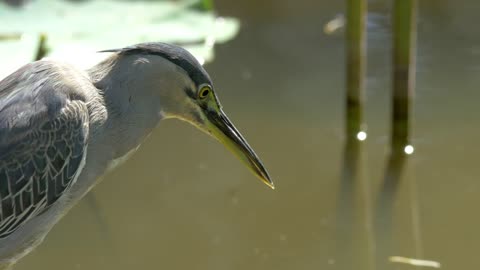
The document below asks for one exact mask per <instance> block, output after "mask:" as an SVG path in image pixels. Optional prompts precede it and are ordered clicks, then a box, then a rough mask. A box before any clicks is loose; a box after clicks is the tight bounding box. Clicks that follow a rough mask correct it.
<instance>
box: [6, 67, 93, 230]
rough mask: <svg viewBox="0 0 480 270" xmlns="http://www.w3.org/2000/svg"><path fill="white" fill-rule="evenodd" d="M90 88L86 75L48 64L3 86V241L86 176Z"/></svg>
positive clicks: (17, 74) (26, 69)
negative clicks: (86, 88) (84, 173)
mask: <svg viewBox="0 0 480 270" xmlns="http://www.w3.org/2000/svg"><path fill="white" fill-rule="evenodd" d="M88 84H90V82H89V80H88V78H86V77H85V76H84V75H83V74H82V73H81V72H79V71H77V70H75V69H74V68H72V67H70V66H68V65H65V64H59V63H55V62H48V61H39V62H34V63H31V64H28V65H26V66H24V67H22V68H20V69H19V70H18V71H16V72H14V73H13V74H11V75H10V76H8V77H7V78H5V79H4V80H2V81H1V82H0V239H2V238H7V237H9V236H10V235H11V234H12V233H14V232H15V231H16V230H17V229H19V228H20V227H21V226H22V225H23V224H25V223H26V222H28V221H30V220H31V219H32V218H34V217H35V216H37V215H41V214H42V213H43V212H44V211H46V210H47V209H48V208H49V207H50V206H52V205H53V204H54V203H55V202H56V201H57V200H58V199H59V198H60V197H61V196H62V195H63V194H64V192H65V191H66V190H67V189H68V188H69V187H70V186H71V185H72V183H73V182H74V181H75V179H76V177H77V176H78V174H79V173H80V171H81V169H82V164H83V163H84V161H85V156H86V151H87V142H88V136H89V119H90V113H89V109H88V98H89V97H88V93H87V92H88V91H86V90H85V89H84V87H83V86H86V87H91V86H89V85H88Z"/></svg>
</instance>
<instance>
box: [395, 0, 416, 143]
mask: <svg viewBox="0 0 480 270" xmlns="http://www.w3.org/2000/svg"><path fill="white" fill-rule="evenodd" d="M415 51H416V0H395V2H394V11H393V102H392V103H393V114H392V123H393V128H392V135H391V136H392V137H391V140H392V150H393V151H403V148H404V147H405V146H406V145H407V144H408V143H409V130H410V125H411V119H410V110H411V108H410V107H411V106H410V104H411V100H412V99H413V94H414V91H415Z"/></svg>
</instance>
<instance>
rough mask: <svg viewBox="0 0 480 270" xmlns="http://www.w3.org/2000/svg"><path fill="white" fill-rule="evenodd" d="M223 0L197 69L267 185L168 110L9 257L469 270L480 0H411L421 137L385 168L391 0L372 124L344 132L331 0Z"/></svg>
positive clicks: (89, 262) (375, 12)
mask: <svg viewBox="0 0 480 270" xmlns="http://www.w3.org/2000/svg"><path fill="white" fill-rule="evenodd" d="M217 2H218V3H217V8H218V10H219V13H220V14H222V15H233V16H235V17H238V18H239V19H240V21H241V22H242V29H241V31H240V34H239V36H238V37H237V38H236V39H234V40H233V41H231V42H229V43H227V44H225V45H221V46H219V47H218V48H217V50H216V60H215V61H214V62H213V63H212V64H209V65H208V66H207V69H208V70H209V72H210V73H211V74H212V77H213V79H214V80H215V82H216V88H217V91H218V94H219V96H220V99H221V101H222V104H223V105H224V108H225V111H226V112H227V114H229V116H230V118H231V119H232V121H233V122H234V123H235V124H236V125H237V127H238V128H239V129H240V130H241V131H242V132H243V134H244V135H245V137H246V138H247V139H248V140H249V142H250V144H251V145H252V146H253V147H254V148H255V149H256V151H257V153H258V154H259V155H260V157H261V158H262V159H263V161H264V163H265V165H266V166H267V168H268V169H269V171H270V173H271V175H272V177H273V178H274V181H275V184H276V187H277V189H276V190H275V191H272V190H269V189H268V188H267V187H266V186H264V185H263V184H261V183H260V182H259V181H258V180H256V179H255V178H254V177H253V176H252V175H251V174H250V173H249V171H248V170H247V169H245V168H244V167H243V166H242V165H241V164H240V162H238V161H237V160H236V159H235V158H234V157H232V156H231V155H230V154H229V153H228V152H227V151H226V150H225V149H224V148H223V147H222V146H221V145H219V144H218V143H217V142H215V141H213V140H212V139H210V138H208V137H207V136H206V135H204V134H202V133H200V132H199V131H197V130H195V129H194V128H193V127H190V126H188V125H186V124H185V123H181V122H179V121H173V120H169V121H166V122H164V123H163V124H162V126H161V128H160V129H159V130H157V132H155V133H154V134H152V136H151V137H150V138H149V140H148V141H147V142H145V144H144V145H143V146H142V147H141V149H140V150H139V152H138V153H137V154H136V155H134V156H133V157H132V159H131V160H130V161H129V162H128V163H127V164H126V165H124V166H123V167H121V168H120V169H118V170H116V171H115V172H114V173H112V174H111V175H109V176H108V177H107V179H105V180H104V181H103V182H102V183H101V184H100V185H99V186H97V188H95V191H94V198H93V199H92V198H90V199H89V200H84V201H83V202H82V203H80V204H79V205H78V206H77V207H75V208H74V209H73V210H72V211H71V212H70V213H69V214H68V215H67V216H66V217H65V218H64V219H63V220H62V221H61V222H60V223H59V224H58V225H57V226H56V227H55V228H54V230H53V231H52V232H51V233H50V234H49V235H48V237H47V239H46V241H45V242H44V243H43V245H41V246H40V247H39V248H38V249H37V250H36V251H35V252H33V253H32V254H31V255H29V256H28V257H26V258H25V259H24V260H22V261H21V262H20V263H19V264H18V266H17V268H16V269H18V270H22V269H33V268H35V269H89V270H93V269H276V270H281V269H338V270H344V269H369V270H370V269H412V268H413V267H412V266H409V265H405V264H401V263H394V262H390V261H389V258H390V257H391V256H402V257H411V258H418V259H426V260H433V261H437V262H439V263H441V267H442V269H478V268H479V267H480V261H479V260H477V257H478V255H477V253H478V249H479V248H480V233H479V231H478V228H480V218H479V217H478V215H477V212H478V211H477V209H478V205H479V204H480V196H479V193H480V182H479V181H478V175H480V167H479V166H478V149H479V148H480V142H479V140H478V138H479V135H480V128H479V127H480V126H479V125H478V119H479V110H478V108H477V107H478V105H477V103H478V100H480V91H478V87H479V85H480V79H479V78H480V77H479V76H478V74H479V72H480V30H479V29H478V26H476V25H475V24H474V22H475V19H476V16H477V14H476V12H474V11H475V10H478V8H479V4H478V2H477V1H474V0H464V1H452V0H442V1H440V0H436V1H421V3H420V10H419V34H418V56H417V60H418V65H417V89H416V98H415V103H414V110H413V111H414V114H413V117H414V121H413V123H414V124H413V129H412V138H413V140H412V144H413V146H414V147H415V152H414V153H413V154H412V155H411V156H409V157H408V160H406V161H405V162H404V163H403V167H401V168H399V167H398V166H397V165H398V162H396V163H394V164H393V163H392V164H390V169H389V170H388V171H387V168H388V165H389V164H388V160H389V155H388V149H389V145H388V142H389V139H388V138H389V123H388V121H389V119H390V114H389V113H390V99H389V93H390V89H391V83H390V79H391V77H390V73H391V68H390V66H389V65H390V54H389V48H390V42H389V39H390V37H391V33H390V31H389V28H390V23H389V20H390V19H389V8H388V5H387V4H384V3H383V2H381V1H372V2H371V3H370V7H371V8H370V10H371V11H372V14H371V16H370V18H369V23H368V25H369V31H370V32H369V36H368V44H369V49H368V54H369V55H368V77H367V86H366V90H367V98H368V102H367V108H366V121H367V123H368V129H367V133H368V138H367V140H366V141H365V142H364V143H361V144H360V145H355V144H354V145H345V140H344V135H343V127H344V123H343V119H344V107H343V104H344V102H343V96H344V85H345V83H344V77H345V75H344V60H345V59H344V50H343V46H344V43H343V37H342V34H341V33H337V34H333V35H326V34H324V33H323V26H324V24H325V23H327V22H328V21H329V20H330V19H332V18H334V17H335V16H336V15H337V14H338V13H341V12H342V11H343V10H344V7H343V6H342V5H341V3H337V2H335V3H333V2H332V1H307V0H304V1H287V0H284V1H273V0H270V1H262V2H261V3H260V2H258V1H231V2H229V3H226V2H220V1H217ZM394 165H395V166H394ZM392 166H393V168H392ZM392 172H393V174H392ZM95 200H96V201H95ZM92 205H93V206H92Z"/></svg>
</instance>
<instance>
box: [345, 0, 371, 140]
mask: <svg viewBox="0 0 480 270" xmlns="http://www.w3.org/2000/svg"><path fill="white" fill-rule="evenodd" d="M366 11H367V1H366V0H347V26H346V40H347V43H346V54H347V70H346V72H347V78H346V79H347V83H346V88H347V104H346V105H347V115H346V118H347V119H346V132H347V136H349V137H351V136H352V135H353V136H355V135H356V134H357V133H358V132H359V131H360V130H361V128H362V121H363V103H364V77H365V66H366V58H365V55H366V52H365V49H366V39H365V32H366V31H365V21H366V17H367V13H366Z"/></svg>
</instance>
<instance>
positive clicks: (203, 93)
mask: <svg viewBox="0 0 480 270" xmlns="http://www.w3.org/2000/svg"><path fill="white" fill-rule="evenodd" d="M210 91H212V89H211V88H210V86H203V87H202V88H201V89H200V91H199V92H198V97H200V98H201V99H204V98H206V97H207V96H208V94H210Z"/></svg>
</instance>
